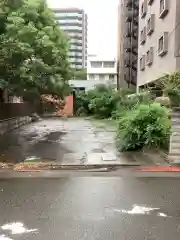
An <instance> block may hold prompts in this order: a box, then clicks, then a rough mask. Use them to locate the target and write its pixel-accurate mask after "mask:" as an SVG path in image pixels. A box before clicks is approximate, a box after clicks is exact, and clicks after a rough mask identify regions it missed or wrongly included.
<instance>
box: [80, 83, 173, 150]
mask: <svg viewBox="0 0 180 240" xmlns="http://www.w3.org/2000/svg"><path fill="white" fill-rule="evenodd" d="M77 100H78V101H77V102H78V108H79V110H80V111H79V115H80V114H82V113H83V114H86V115H93V116H94V117H96V118H111V119H112V118H113V119H116V121H117V146H118V148H119V149H120V150H121V151H132V150H139V149H143V148H145V147H157V148H158V147H159V148H167V147H168V143H169V137H170V110H169V109H168V108H166V107H164V106H161V104H160V103H156V102H155V101H154V98H153V97H152V94H151V93H150V92H149V91H143V92H140V93H139V94H136V93H134V92H133V91H132V90H129V89H128V90H126V89H121V90H119V91H115V90H114V89H112V88H110V87H107V86H104V85H100V86H97V87H96V88H95V89H93V90H90V91H88V92H86V93H80V94H77Z"/></svg>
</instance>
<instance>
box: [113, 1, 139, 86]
mask: <svg viewBox="0 0 180 240" xmlns="http://www.w3.org/2000/svg"><path fill="white" fill-rule="evenodd" d="M138 11H139V0H119V6H118V31H117V32H118V36H117V76H118V81H117V83H118V84H117V85H118V87H119V88H120V87H136V84H137V62H138V16H139V14H138Z"/></svg>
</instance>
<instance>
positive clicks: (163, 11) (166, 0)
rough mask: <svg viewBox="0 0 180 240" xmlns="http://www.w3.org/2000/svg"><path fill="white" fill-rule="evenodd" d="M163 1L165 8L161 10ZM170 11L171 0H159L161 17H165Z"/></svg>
mask: <svg viewBox="0 0 180 240" xmlns="http://www.w3.org/2000/svg"><path fill="white" fill-rule="evenodd" d="M161 1H163V2H164V8H163V9H162V10H161ZM168 12H169V0H160V1H159V18H161V19H163V18H165V17H166V15H167V14H168Z"/></svg>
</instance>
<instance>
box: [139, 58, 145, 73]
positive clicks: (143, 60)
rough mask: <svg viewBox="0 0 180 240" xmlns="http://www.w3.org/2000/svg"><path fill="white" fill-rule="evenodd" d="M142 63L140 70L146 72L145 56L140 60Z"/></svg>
mask: <svg viewBox="0 0 180 240" xmlns="http://www.w3.org/2000/svg"><path fill="white" fill-rule="evenodd" d="M139 61H140V70H141V71H144V70H145V55H142V56H141V58H140V59H139Z"/></svg>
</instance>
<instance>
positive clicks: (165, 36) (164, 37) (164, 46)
mask: <svg viewBox="0 0 180 240" xmlns="http://www.w3.org/2000/svg"><path fill="white" fill-rule="evenodd" d="M161 39H162V40H163V43H162V48H161V49H160V40H161ZM167 53H168V32H164V33H163V34H162V35H161V36H160V37H159V38H158V56H161V57H163V56H164V55H165V54H167Z"/></svg>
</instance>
